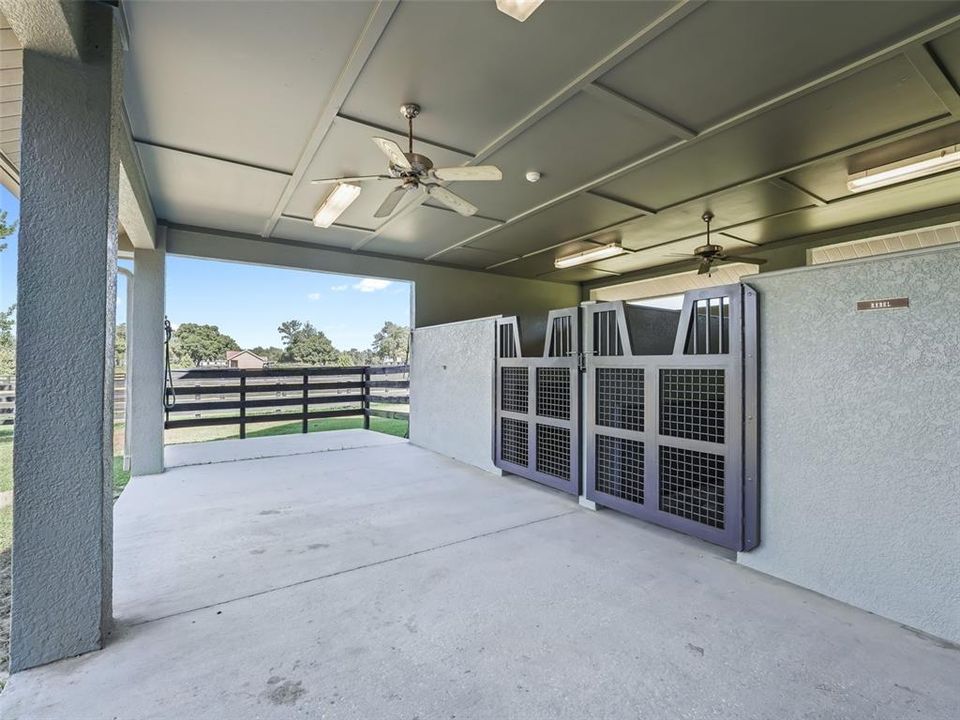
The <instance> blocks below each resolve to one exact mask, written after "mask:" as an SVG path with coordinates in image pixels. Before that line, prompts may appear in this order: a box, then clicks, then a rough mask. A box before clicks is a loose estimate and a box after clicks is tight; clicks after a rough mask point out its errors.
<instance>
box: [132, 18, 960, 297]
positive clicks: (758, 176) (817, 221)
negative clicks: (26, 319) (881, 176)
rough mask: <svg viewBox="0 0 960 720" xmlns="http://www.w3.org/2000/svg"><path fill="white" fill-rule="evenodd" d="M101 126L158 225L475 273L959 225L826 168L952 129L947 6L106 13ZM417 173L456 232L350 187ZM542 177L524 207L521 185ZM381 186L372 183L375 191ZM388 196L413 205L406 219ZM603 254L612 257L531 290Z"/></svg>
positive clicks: (958, 110)
mask: <svg viewBox="0 0 960 720" xmlns="http://www.w3.org/2000/svg"><path fill="white" fill-rule="evenodd" d="M123 8H124V12H125V15H126V17H127V22H128V25H129V29H130V48H129V51H128V53H127V57H126V80H125V83H126V87H125V103H126V107H127V112H128V114H129V116H130V122H131V127H132V129H133V133H134V136H135V139H136V141H137V147H138V149H139V152H140V154H141V157H142V160H143V166H144V169H145V172H146V176H147V183H148V186H149V188H150V192H151V196H152V199H153V202H154V205H155V209H156V212H157V215H158V216H159V217H160V218H162V219H164V220H166V221H167V222H170V223H177V224H183V225H192V226H200V227H209V228H214V229H220V230H229V231H236V232H243V233H249V234H255V235H263V236H264V237H270V236H273V237H280V238H288V239H293V240H300V241H305V242H310V243H315V244H317V245H323V246H331V247H336V248H341V249H348V250H353V251H357V252H374V253H377V254H385V255H395V256H399V257H404V258H414V259H419V260H429V261H431V262H439V263H445V264H453V265H462V266H465V267H473V268H488V269H490V270H491V271H492V272H497V273H506V274H511V275H519V276H524V277H543V278H548V279H556V280H563V281H575V282H576V281H585V280H591V279H596V278H600V277H612V276H615V275H617V274H622V273H627V272H630V271H633V270H637V269H642V268H649V267H655V266H658V265H664V264H668V263H672V262H675V258H671V257H670V253H681V252H686V251H689V250H692V248H693V247H695V246H696V245H698V244H700V243H701V242H702V237H701V236H700V233H701V230H702V223H701V221H700V215H701V214H702V213H703V211H704V210H705V209H707V208H709V209H711V210H712V211H713V212H714V214H715V215H716V218H717V221H716V223H715V227H717V229H718V230H720V231H722V232H724V231H725V232H726V233H728V235H727V236H726V237H724V238H723V239H722V242H723V244H724V245H725V246H726V247H727V248H728V249H736V250H739V251H749V250H750V249H751V248H752V247H754V246H755V245H763V244H765V243H770V242H775V241H777V240H782V239H786V238H792V237H797V236H800V235H803V234H806V233H812V232H820V231H822V230H829V229H833V228H838V227H844V226H848V225H852V224H858V223H863V222H870V221H874V220H878V219H882V218H885V217H892V216H896V215H902V214H907V213H911V212H916V211H921V210H926V209H930V208H937V207H942V206H947V205H952V204H955V203H960V173H958V172H953V173H946V174H942V175H940V176H936V177H934V178H928V179H925V180H921V181H918V182H914V183H911V184H909V185H901V186H895V187H892V188H888V189H882V190H878V191H873V192H870V193H862V194H860V195H857V196H852V195H850V194H849V193H848V191H847V189H846V173H847V163H848V162H849V158H850V157H851V156H854V155H855V154H857V153H859V152H861V151H864V150H867V149H870V148H877V147H883V146H886V145H888V144H891V143H897V142H902V141H904V140H905V139H908V138H910V137H911V136H914V135H916V134H918V133H921V132H924V131H928V130H931V129H934V128H940V127H945V126H950V125H952V124H955V123H956V124H957V128H958V132H960V95H958V93H957V84H958V82H960V2H917V1H913V2H910V1H907V2H870V3H866V2H843V1H835V2H776V3H774V2H768V3H755V2H707V3H699V2H662V3H653V2H594V1H584V2H576V1H565V2H560V1H559V0H547V1H546V2H545V3H544V4H543V5H542V6H541V7H540V9H538V10H537V12H536V13H534V15H533V16H532V17H531V18H530V19H529V20H527V22H525V23H518V22H516V21H514V20H512V19H511V18H509V17H507V16H506V15H504V14H502V13H500V12H498V11H497V10H496V7H495V4H494V2H493V0H489V1H482V2H480V1H478V2H468V3H462V2H409V1H406V0H404V1H402V2H399V3H397V2H393V1H390V2H381V3H377V2H362V1H359V0H358V1H354V2H314V3H294V2H244V3H221V2H191V3H179V2H157V1H153V0H143V1H140V2H124V3H123ZM403 102H417V103H420V104H421V105H422V106H423V114H422V115H421V117H420V118H419V119H418V120H417V124H416V133H417V136H418V139H417V141H416V143H415V145H416V147H415V149H418V150H419V151H420V152H422V153H425V154H427V155H429V156H430V157H431V158H432V159H433V160H434V162H435V163H436V164H438V165H448V164H449V165H456V164H464V163H467V164H480V163H495V164H497V165H499V166H500V167H501V168H502V170H503V171H504V180H503V181H502V182H500V183H475V184H469V183H459V184H457V183H455V184H453V186H452V187H453V189H454V190H455V191H456V192H458V193H460V194H462V195H463V196H464V197H465V198H467V199H468V200H470V201H471V202H473V203H474V204H476V205H477V206H478V207H479V208H480V213H479V215H478V216H477V217H474V218H462V217H460V216H458V215H455V214H453V213H450V212H449V211H447V210H444V209H439V208H436V207H431V205H432V203H431V204H424V205H421V204H420V203H419V202H418V201H415V200H413V199H410V200H405V201H404V203H402V204H401V207H400V210H398V212H396V213H395V214H394V216H393V217H391V218H390V219H389V220H387V221H382V220H378V219H375V218H374V217H373V212H374V210H375V209H376V207H377V206H378V204H379V203H380V202H381V201H382V199H383V197H385V195H386V194H387V192H389V190H390V187H381V186H376V187H374V186H366V187H365V188H364V191H363V193H362V194H361V196H360V199H359V200H358V201H357V202H356V203H355V204H354V205H353V206H352V207H351V208H350V209H349V210H348V211H347V212H346V213H345V214H344V215H343V216H342V217H341V218H340V220H339V221H338V223H337V224H336V225H334V226H333V227H331V228H329V229H326V230H322V229H318V228H314V227H313V226H312V224H311V223H310V217H311V216H312V215H313V213H314V211H315V210H316V208H317V206H318V205H319V203H320V202H321V201H322V200H323V197H324V195H325V193H327V192H329V186H315V185H311V184H309V182H308V181H309V179H310V178H313V177H329V176H336V175H340V174H355V173H358V174H367V173H376V172H382V171H383V170H384V169H385V168H384V161H383V157H382V156H381V155H380V153H379V152H378V151H377V149H376V148H375V147H374V145H373V144H372V143H371V142H370V140H369V138H370V136H372V135H384V134H386V135H387V136H392V137H395V138H400V137H401V135H402V133H403V131H404V129H405V122H404V120H403V119H402V118H401V117H400V116H399V112H398V109H399V105H400V104H401V103H403ZM531 169H536V170H539V171H540V172H542V173H543V179H542V180H541V181H540V182H539V183H537V184H530V183H527V182H526V181H525V180H524V178H523V175H524V173H525V172H526V171H527V170H531ZM384 185H386V184H384ZM411 195H412V194H411ZM614 237H615V238H619V239H620V240H621V241H622V242H623V244H624V245H625V246H626V247H628V248H630V249H632V250H636V252H634V253H631V254H629V255H625V256H621V257H618V258H614V259H611V260H606V261H602V262H599V263H595V264H593V265H590V266H584V267H580V268H572V269H569V270H563V271H554V269H553V260H554V258H555V257H556V256H558V255H565V254H570V253H572V252H575V251H577V250H578V249H582V248H583V247H587V246H589V244H590V243H591V242H595V241H609V240H610V238H614Z"/></svg>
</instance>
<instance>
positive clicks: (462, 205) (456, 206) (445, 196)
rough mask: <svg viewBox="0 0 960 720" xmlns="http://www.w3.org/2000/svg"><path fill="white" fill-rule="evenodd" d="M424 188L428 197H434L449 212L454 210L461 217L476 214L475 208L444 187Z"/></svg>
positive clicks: (431, 186) (432, 186)
mask: <svg viewBox="0 0 960 720" xmlns="http://www.w3.org/2000/svg"><path fill="white" fill-rule="evenodd" d="M424 188H425V189H426V191H427V192H428V193H430V195H432V196H433V197H435V198H436V199H437V200H439V201H440V202H442V203H443V204H444V205H446V206H447V207H448V208H450V209H451V210H456V211H457V212H458V213H460V214H461V215H464V216H466V217H469V216H470V215H474V214H476V212H477V208H476V207H474V206H473V205H471V204H470V203H468V202H467V201H466V200H464V199H463V198H462V197H460V196H459V195H457V194H455V193H452V192H450V191H449V190H447V189H446V188H445V187H441V186H440V185H427V186H424Z"/></svg>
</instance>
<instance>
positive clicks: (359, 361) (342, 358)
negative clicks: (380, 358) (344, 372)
mask: <svg viewBox="0 0 960 720" xmlns="http://www.w3.org/2000/svg"><path fill="white" fill-rule="evenodd" d="M374 363H376V358H375V357H374V356H373V350H357V349H356V348H350V349H349V350H342V351H341V352H340V355H339V356H338V357H337V365H339V366H340V367H357V366H360V365H373V364H374Z"/></svg>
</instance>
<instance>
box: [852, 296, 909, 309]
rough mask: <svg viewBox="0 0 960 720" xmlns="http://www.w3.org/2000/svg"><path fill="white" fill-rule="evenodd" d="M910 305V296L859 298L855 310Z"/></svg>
mask: <svg viewBox="0 0 960 720" xmlns="http://www.w3.org/2000/svg"><path fill="white" fill-rule="evenodd" d="M905 307H910V298H886V299H884V300H861V301H860V302H858V303H857V310H889V309H890V308H905Z"/></svg>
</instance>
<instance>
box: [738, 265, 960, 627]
mask: <svg viewBox="0 0 960 720" xmlns="http://www.w3.org/2000/svg"><path fill="white" fill-rule="evenodd" d="M746 282H748V283H749V284H750V285H752V286H753V287H755V288H756V289H757V291H758V294H759V298H760V360H761V371H760V429H761V435H760V448H761V545H760V547H759V548H757V549H756V550H754V551H753V552H749V553H741V554H740V556H739V561H740V562H741V563H743V564H744V565H747V566H749V567H752V568H756V569H757V570H761V571H763V572H766V573H769V574H771V575H775V576H777V577H780V578H783V579H785V580H789V581H791V582H794V583H797V584H799V585H803V586H805V587H808V588H811V589H813V590H816V591H818V592H821V593H824V594H825V595H829V596H831V597H834V598H837V599H839V600H843V601H844V602H848V603H850V604H852V605H856V606H858V607H862V608H865V609H867V610H870V611H873V612H875V613H877V614H879V615H883V616H885V617H889V618H891V619H894V620H896V621H898V622H901V623H904V624H905V625H909V626H911V627H915V628H918V629H921V630H924V631H926V632H929V633H931V634H934V635H937V636H940V637H943V638H946V639H948V640H952V641H960V502H958V497H960V492H958V491H960V473H958V466H957V457H958V450H960V412H958V407H960V402H958V401H960V350H958V348H960V310H958V308H960V249H957V248H947V249H936V250H930V251H917V252H915V253H908V254H903V255H898V256H892V257H886V258H875V259H870V260H858V261H851V262H847V263H838V264H835V265H826V266H817V267H811V268H805V269H799V270H791V271H784V272H783V273H777V274H772V275H762V276H754V277H751V278H748V279H746ZM904 296H906V297H909V299H910V307H909V308H906V309H889V310H870V311H859V312H858V311H856V309H855V306H856V303H857V301H859V300H871V299H881V298H891V297H904Z"/></svg>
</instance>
